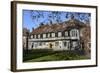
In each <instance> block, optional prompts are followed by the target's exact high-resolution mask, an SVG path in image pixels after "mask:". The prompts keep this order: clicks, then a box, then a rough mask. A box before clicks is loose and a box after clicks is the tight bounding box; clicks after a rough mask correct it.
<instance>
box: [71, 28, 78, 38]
mask: <svg viewBox="0 0 100 73" xmlns="http://www.w3.org/2000/svg"><path fill="white" fill-rule="evenodd" d="M78 35H79V32H78V30H77V29H72V30H71V31H70V36H72V37H77V36H78Z"/></svg>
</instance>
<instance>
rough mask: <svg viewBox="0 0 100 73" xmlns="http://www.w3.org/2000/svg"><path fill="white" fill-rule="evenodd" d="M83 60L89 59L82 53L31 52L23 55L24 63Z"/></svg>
mask: <svg viewBox="0 0 100 73" xmlns="http://www.w3.org/2000/svg"><path fill="white" fill-rule="evenodd" d="M82 59H89V58H88V57H86V56H85V55H84V54H83V52H82V51H53V50H30V51H29V53H28V54H25V53H23V61H24V62H43V61H60V60H82Z"/></svg>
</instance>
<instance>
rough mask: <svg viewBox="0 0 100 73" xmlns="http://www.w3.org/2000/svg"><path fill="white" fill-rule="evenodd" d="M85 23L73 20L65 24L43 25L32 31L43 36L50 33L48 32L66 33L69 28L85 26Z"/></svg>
mask: <svg viewBox="0 0 100 73" xmlns="http://www.w3.org/2000/svg"><path fill="white" fill-rule="evenodd" d="M83 24H84V23H82V22H80V21H78V20H76V19H72V20H69V21H66V22H63V23H59V24H51V25H41V26H39V27H38V28H36V29H34V30H33V31H32V34H42V33H48V32H58V31H64V30H67V28H68V27H72V26H78V27H80V26H83Z"/></svg>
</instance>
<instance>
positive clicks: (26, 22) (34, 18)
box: [23, 10, 91, 32]
mask: <svg viewBox="0 0 100 73" xmlns="http://www.w3.org/2000/svg"><path fill="white" fill-rule="evenodd" d="M71 16H74V18H75V19H78V20H80V21H82V22H84V23H86V22H87V21H88V22H90V20H91V14H90V13H78V12H61V11H60V12H58V11H36V10H23V28H27V29H29V30H30V32H31V31H32V28H34V29H35V28H37V27H38V26H39V25H40V24H41V23H43V24H45V25H46V24H50V23H51V22H50V21H52V23H59V22H64V21H68V20H69V19H70V18H71ZM58 19H59V20H58ZM57 20H58V21H57Z"/></svg>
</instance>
